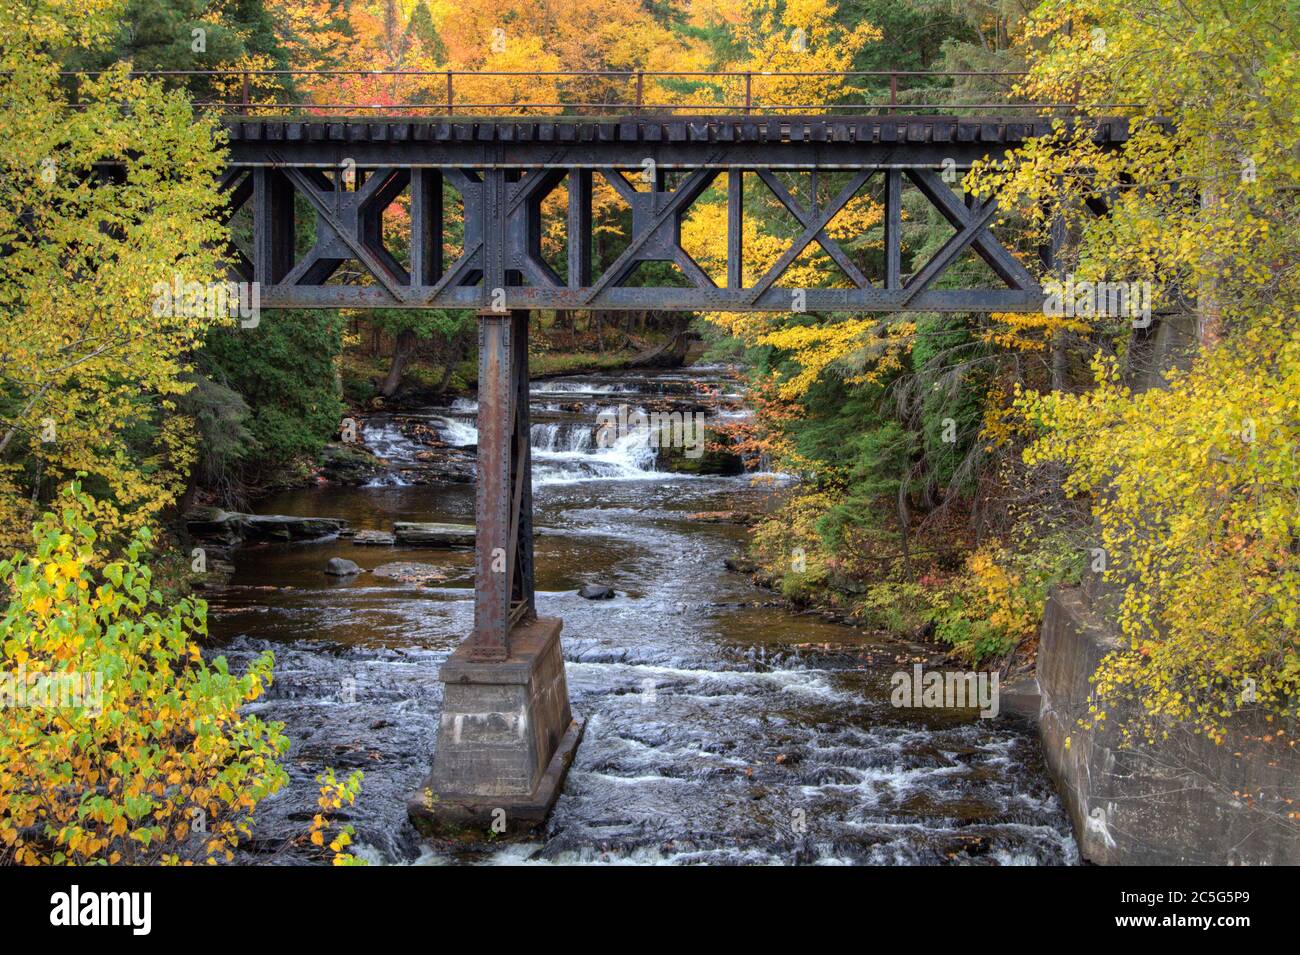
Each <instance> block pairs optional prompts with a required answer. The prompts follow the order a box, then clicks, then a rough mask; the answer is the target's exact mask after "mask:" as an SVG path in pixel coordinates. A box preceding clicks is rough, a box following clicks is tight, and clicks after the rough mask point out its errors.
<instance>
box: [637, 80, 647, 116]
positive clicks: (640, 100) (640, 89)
mask: <svg viewBox="0 0 1300 955" xmlns="http://www.w3.org/2000/svg"><path fill="white" fill-rule="evenodd" d="M644 105H645V73H643V72H641V71H639V70H638V71H637V74H636V111H637V112H638V113H639V112H641V107H642V106H644Z"/></svg>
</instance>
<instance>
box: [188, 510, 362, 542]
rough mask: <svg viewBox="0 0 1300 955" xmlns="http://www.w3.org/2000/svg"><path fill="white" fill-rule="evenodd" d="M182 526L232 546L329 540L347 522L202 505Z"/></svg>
mask: <svg viewBox="0 0 1300 955" xmlns="http://www.w3.org/2000/svg"><path fill="white" fill-rule="evenodd" d="M185 526H186V529H187V530H188V531H189V533H190V535H191V536H192V537H194V538H196V539H198V540H204V541H216V542H218V543H222V544H225V545H227V546H234V545H237V544H241V543H245V542H247V541H254V542H261V541H279V542H283V543H288V542H295V543H296V542H301V541H316V540H328V539H332V538H335V537H338V536H339V535H340V534H346V533H347V531H348V522H347V521H345V520H341V519H339V518H336V517H295V516H292V515H289V514H240V513H238V512H236V511H223V510H221V509H220V508H218V507H201V508H195V509H194V510H191V511H190V512H189V513H188V514H187V515H186V516H185Z"/></svg>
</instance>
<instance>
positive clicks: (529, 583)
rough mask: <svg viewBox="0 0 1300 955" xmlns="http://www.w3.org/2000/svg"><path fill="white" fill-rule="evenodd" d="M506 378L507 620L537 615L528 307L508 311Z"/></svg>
mask: <svg viewBox="0 0 1300 955" xmlns="http://www.w3.org/2000/svg"><path fill="white" fill-rule="evenodd" d="M510 348H511V361H510V378H511V396H512V401H513V403H514V434H513V445H514V447H513V460H512V461H511V475H512V482H513V486H512V487H511V493H510V497H511V512H510V524H511V528H510V551H511V553H510V603H511V621H512V622H514V621H519V622H524V621H528V620H532V619H534V618H535V617H536V616H537V606H536V601H535V596H534V590H533V453H532V447H531V438H532V422H531V421H530V418H529V413H528V310H527V309H514V310H512V311H511V313H510Z"/></svg>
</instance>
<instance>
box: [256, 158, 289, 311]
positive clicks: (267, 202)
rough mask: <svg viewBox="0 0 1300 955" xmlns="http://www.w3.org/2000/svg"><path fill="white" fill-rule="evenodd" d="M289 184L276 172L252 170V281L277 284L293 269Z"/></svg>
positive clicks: (262, 169)
mask: <svg viewBox="0 0 1300 955" xmlns="http://www.w3.org/2000/svg"><path fill="white" fill-rule="evenodd" d="M293 246H294V222H293V184H292V183H291V182H290V181H289V178H288V177H287V176H286V175H285V174H284V173H282V172H280V171H279V170H278V169H268V168H266V167H264V166H263V167H259V168H257V169H254V170H253V278H254V280H255V281H257V282H260V283H261V284H262V285H265V286H271V285H275V284H277V283H278V282H279V281H280V280H281V279H282V278H284V277H285V276H286V275H288V274H289V270H290V269H292V268H293V256H294V248H293Z"/></svg>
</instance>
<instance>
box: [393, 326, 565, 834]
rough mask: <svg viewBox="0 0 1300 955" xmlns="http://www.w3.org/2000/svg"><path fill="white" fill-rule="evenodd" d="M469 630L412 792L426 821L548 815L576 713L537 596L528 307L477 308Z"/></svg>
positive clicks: (415, 816)
mask: <svg viewBox="0 0 1300 955" xmlns="http://www.w3.org/2000/svg"><path fill="white" fill-rule="evenodd" d="M478 330H479V376H478V434H479V440H478V475H477V477H478V483H477V487H476V493H475V506H474V512H475V526H476V534H475V560H474V571H475V576H474V629H473V632H472V633H471V634H470V636H469V638H468V639H467V640H465V641H464V642H463V643H462V644H461V645H460V646H459V647H457V648H456V650H455V652H454V653H452V655H451V656H450V657H449V658H448V659H447V662H446V663H444V664H443V667H442V671H441V673H440V674H439V679H440V680H442V682H443V684H444V693H443V706H442V719H441V723H440V725H439V730H438V740H437V744H436V746H435V750H434V757H433V771H432V772H431V773H430V774H429V776H428V777H427V778H426V779H425V780H424V782H423V784H422V785H421V786H420V788H419V790H418V791H417V792H415V793H413V794H412V795H411V797H410V798H409V799H408V801H407V808H408V811H409V814H410V817H411V821H412V822H413V823H415V825H416V827H417V828H419V829H420V830H421V831H422V832H426V833H429V832H433V831H436V830H438V829H440V828H445V827H448V826H451V827H463V826H479V825H483V826H489V825H492V824H496V825H498V826H500V825H502V824H504V825H505V826H506V827H508V828H510V829H517V828H527V827H529V826H532V825H536V824H537V823H540V822H541V821H543V820H544V819H545V818H546V815H547V813H549V812H550V810H551V807H552V806H553V805H554V804H555V799H556V797H557V796H558V795H559V793H560V788H561V786H562V785H563V782H564V776H565V774H566V773H567V772H568V768H569V765H570V764H571V763H572V761H573V755H574V752H575V751H576V750H577V746H578V741H579V739H580V738H581V736H582V728H583V722H582V721H581V720H579V719H576V718H575V717H574V715H573V713H572V710H571V709H570V707H569V692H568V685H567V683H566V681H565V676H564V656H563V654H562V653H561V651H560V628H561V621H560V620H559V619H558V618H556V617H539V616H537V611H536V608H535V606H534V599H533V523H532V517H533V501H532V458H531V454H530V451H529V420H528V312H527V310H518V309H516V310H512V311H501V312H495V311H483V312H480V313H479V315H478Z"/></svg>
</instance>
